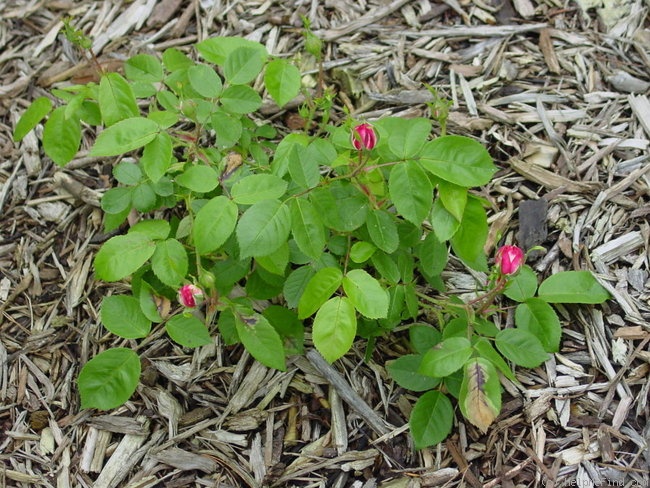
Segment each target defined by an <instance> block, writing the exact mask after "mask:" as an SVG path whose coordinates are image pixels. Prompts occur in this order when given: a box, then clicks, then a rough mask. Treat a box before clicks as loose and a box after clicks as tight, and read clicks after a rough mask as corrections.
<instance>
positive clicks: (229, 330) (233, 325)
mask: <svg viewBox="0 0 650 488" xmlns="http://www.w3.org/2000/svg"><path fill="white" fill-rule="evenodd" d="M217 326H218V327H219V333H220V334H221V339H222V340H223V343H224V344H225V345H226V346H232V345H235V344H239V343H240V342H241V341H240V340H239V335H238V334H237V317H236V316H235V314H234V312H233V311H232V310H230V309H226V310H224V311H223V312H221V313H220V314H219V321H218V322H217Z"/></svg>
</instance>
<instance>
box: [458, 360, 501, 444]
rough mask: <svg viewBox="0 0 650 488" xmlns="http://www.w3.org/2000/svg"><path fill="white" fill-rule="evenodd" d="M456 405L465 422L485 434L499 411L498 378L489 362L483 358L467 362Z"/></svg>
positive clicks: (499, 389)
mask: <svg viewBox="0 0 650 488" xmlns="http://www.w3.org/2000/svg"><path fill="white" fill-rule="evenodd" d="M458 404H459V406H460V411H461V412H462V413H463V415H464V416H465V418H466V419H467V420H469V421H470V422H471V423H472V424H474V425H475V426H476V427H478V428H479V430H481V432H483V433H485V432H487V429H488V427H489V426H490V425H491V424H492V422H494V419H496V418H497V415H499V412H500V411H501V386H500V383H499V376H498V375H497V371H496V369H495V368H494V366H493V365H492V363H491V362H490V361H488V360H487V359H483V358H472V359H470V360H469V361H467V364H466V365H465V369H464V375H463V383H462V384H461V387H460V395H459V398H458Z"/></svg>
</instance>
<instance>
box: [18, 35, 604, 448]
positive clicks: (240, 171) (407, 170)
mask: <svg viewBox="0 0 650 488" xmlns="http://www.w3.org/2000/svg"><path fill="white" fill-rule="evenodd" d="M196 51H197V53H198V57H197V58H193V57H190V56H188V55H187V54H185V53H183V52H181V51H179V50H177V49H174V48H171V49H167V50H166V51H165V52H163V53H162V56H161V59H159V58H157V57H155V56H152V55H148V54H138V55H136V56H134V57H132V58H130V59H129V60H128V61H126V62H125V64H124V75H121V74H119V73H117V72H101V73H99V74H100V78H99V81H98V82H91V83H88V84H85V85H72V86H65V87H59V88H56V89H54V90H52V95H55V96H56V97H57V98H59V99H60V100H62V102H63V103H62V104H60V106H58V107H57V108H53V104H52V101H51V99H50V97H41V98H38V99H36V100H35V101H34V102H33V103H32V105H31V106H30V107H29V108H28V109H27V110H26V111H25V113H24V114H23V116H22V118H21V119H20V120H19V122H18V123H17V125H16V127H15V131H14V138H15V140H16V141H20V139H22V137H24V136H25V135H26V134H27V133H28V132H29V131H30V130H32V129H33V128H34V127H36V126H37V125H38V124H39V123H41V122H42V121H43V120H44V119H46V121H45V123H44V128H43V133H42V143H43V150H44V152H45V154H46V155H47V156H49V157H50V158H51V160H52V161H54V163H56V164H57V165H59V166H65V165H66V164H67V163H68V162H69V161H71V160H72V159H73V158H74V157H75V155H76V154H77V153H78V151H79V150H80V148H81V141H82V137H81V136H82V131H84V130H87V129H88V128H96V136H95V137H94V142H93V144H92V147H91V148H90V152H89V154H90V155H91V156H99V157H104V158H108V159H109V160H110V161H112V162H113V176H114V178H115V181H116V186H114V187H113V188H111V189H109V190H108V191H106V192H105V193H104V195H103V198H102V201H101V206H102V209H103V211H104V213H105V220H104V226H105V229H106V230H107V231H110V230H114V229H120V230H121V232H120V233H119V234H118V235H116V236H114V237H111V238H110V239H108V240H107V241H106V242H105V243H104V244H103V245H102V246H101V248H100V249H99V251H98V252H97V254H96V256H95V260H94V270H95V276H96V278H97V279H99V280H104V281H106V282H119V281H126V282H127V283H128V284H129V285H130V290H131V291H130V293H128V294H112V295H110V296H107V297H105V298H104V299H103V300H102V304H101V308H100V320H101V324H102V325H103V327H105V328H106V329H107V330H108V331H110V332H112V333H114V334H116V335H117V336H120V337H122V338H125V339H133V340H138V339H142V338H145V337H147V336H148V335H149V334H150V332H151V329H152V327H155V328H161V327H163V328H164V329H165V330H166V332H167V334H168V336H169V337H170V338H171V340H173V341H174V342H175V343H177V344H178V345H179V346H180V347H186V348H194V347H200V346H204V345H208V344H211V343H212V342H213V341H214V336H215V334H217V333H219V334H220V335H221V340H222V342H223V343H224V344H225V345H228V346H229V345H234V344H237V343H241V344H243V346H244V347H245V348H246V349H247V350H248V351H249V352H250V354H251V355H252V356H253V357H254V358H256V359H257V360H259V361H260V362H262V363H263V364H265V365H267V366H269V367H273V368H277V369H280V370H284V369H285V368H286V357H287V356H288V355H293V354H300V353H301V352H302V351H303V344H304V343H305V340H306V339H307V340H308V341H309V343H311V344H313V345H314V346H315V347H316V349H318V351H320V353H321V354H322V355H323V356H324V357H325V359H327V360H328V361H330V362H333V361H335V360H337V359H338V358H340V357H341V356H342V355H344V354H345V353H346V352H347V351H348V350H349V349H350V348H351V346H352V344H353V341H354V340H355V337H357V336H361V337H363V338H366V339H367V340H368V350H369V351H371V349H372V344H373V343H374V341H375V340H376V338H377V337H379V336H381V335H382V334H385V333H387V332H389V331H391V330H392V329H393V328H395V327H396V326H397V325H398V324H411V325H410V330H409V334H410V341H411V344H412V348H413V350H414V353H413V354H409V355H406V356H403V357H400V358H398V359H396V360H395V361H392V362H391V363H389V364H388V366H387V367H388V371H389V372H390V374H391V375H392V376H393V378H394V379H395V381H396V382H397V383H398V384H399V385H401V386H402V387H404V388H406V389H409V390H413V391H416V392H417V391H419V392H425V393H423V395H422V396H421V397H420V399H419V400H418V401H417V403H416V405H415V407H414V409H413V413H412V416H411V429H412V433H413V436H414V439H415V444H416V446H417V447H424V446H427V445H432V444H435V443H437V442H439V441H440V440H442V439H444V437H445V436H446V435H447V433H448V432H449V431H450V429H451V427H452V421H453V408H452V406H451V401H450V399H449V396H450V395H451V396H454V397H456V398H458V402H459V405H460V410H461V412H462V413H463V415H464V416H465V417H466V418H467V419H468V420H469V421H470V422H471V423H473V424H474V425H476V426H477V427H478V428H480V429H481V430H485V429H486V428H487V427H488V425H489V424H490V423H491V422H492V420H493V419H494V418H495V417H496V415H497V414H498V412H499V409H500V403H501V388H500V383H499V375H503V376H504V377H506V378H509V379H510V380H512V381H516V378H515V376H514V374H513V372H512V370H511V367H510V365H509V362H511V363H514V364H516V365H520V366H524V367H536V366H538V365H540V364H541V363H543V362H544V361H545V360H546V359H547V357H548V353H553V352H557V351H558V349H559V344H560V335H561V326H560V322H559V320H558V318H557V315H556V314H555V312H554V311H553V309H552V307H551V306H550V305H549V303H556V302H565V303H598V302H601V301H603V300H605V299H606V298H607V293H606V292H605V291H604V290H603V289H602V288H600V286H599V285H598V284H597V282H596V281H595V279H594V278H593V276H592V275H591V274H590V273H589V272H586V271H576V272H572V271H569V272H565V273H559V274H556V275H553V276H551V277H549V278H547V279H546V280H545V281H544V282H542V284H541V285H540V286H539V289H538V286H537V284H538V280H537V277H536V276H535V274H534V272H533V271H532V269H531V268H529V267H527V266H525V265H524V264H523V261H524V254H523V251H521V250H520V249H519V248H516V247H513V246H505V247H503V248H501V249H500V250H499V252H498V253H497V256H496V264H495V266H494V269H493V271H492V273H491V274H490V278H489V280H488V281H487V283H486V284H485V285H483V288H484V289H483V290H480V291H479V293H478V294H477V295H476V296H475V297H474V298H472V299H471V300H468V301H467V302H463V301H462V300H460V299H459V298H457V297H453V296H452V297H446V295H445V284H444V281H443V279H442V272H443V270H445V268H446V266H447V261H448V257H449V252H450V251H451V252H452V253H453V254H454V255H455V256H456V257H457V258H458V259H460V261H461V262H462V263H464V265H466V266H467V267H469V268H472V269H474V270H477V271H483V272H489V271H490V266H489V265H488V259H487V256H486V255H485V253H484V250H483V248H484V244H485V242H486V238H487V235H488V221H487V216H486V211H485V202H484V200H483V199H482V198H480V197H479V196H478V195H477V194H476V193H474V192H473V191H472V190H471V189H472V188H476V187H480V186H481V185H485V184H486V183H488V182H489V181H490V179H491V178H492V176H493V174H494V173H495V171H496V167H495V165H494V163H493V161H492V158H491V157H490V155H489V153H488V152H487V150H486V149H485V148H484V147H483V146H482V145H481V144H480V143H479V142H478V141H476V140H474V139H471V138H468V137H463V136H457V135H443V136H440V137H433V135H432V134H433V124H432V120H430V119H427V118H423V117H418V118H413V119H401V118H398V117H385V118H382V119H380V120H377V121H374V122H373V123H372V124H370V123H368V122H363V121H353V120H351V119H349V120H347V121H346V122H345V123H344V124H341V125H335V124H332V123H330V122H329V116H328V115H329V114H327V113H323V114H322V120H321V123H320V125H319V126H318V128H317V130H311V131H310V130H308V129H311V128H312V127H313V124H310V123H307V124H305V127H307V128H308V129H306V130H304V131H302V132H295V133H288V134H284V135H280V134H278V133H277V131H276V129H275V128H274V127H273V126H272V125H271V124H269V123H268V122H266V121H265V120H264V118H263V117H261V116H260V115H259V114H258V113H257V111H258V109H260V107H261V106H262V103H263V96H264V95H265V94H266V95H268V97H270V99H272V100H273V101H274V102H275V103H276V104H277V105H278V106H283V105H285V104H286V103H288V102H289V101H291V100H292V99H294V97H296V96H297V95H298V93H299V92H300V90H301V89H302V87H301V74H300V71H299V70H298V68H297V67H296V66H294V65H293V64H292V63H291V62H289V61H287V60H284V59H280V58H275V57H272V56H270V55H269V53H268V52H267V51H266V49H265V48H264V46H262V45H261V44H259V43H256V42H252V41H248V40H245V39H241V38H234V37H217V38H210V39H207V40H204V41H202V42H199V43H198V44H197V45H196ZM328 96H330V95H328V94H327V93H324V94H323V99H322V100H325V101H326V102H323V103H321V105H319V104H318V100H317V101H316V103H314V101H311V103H312V105H311V107H312V108H311V109H310V110H308V111H306V113H309V114H310V115H312V116H314V117H315V116H316V114H317V112H318V110H315V109H313V108H314V107H316V108H317V107H319V106H325V105H327V103H328V102H327V100H330V101H331V97H330V98H327V97H328ZM322 100H321V102H322ZM327 106H329V105H327ZM129 214H132V215H136V216H138V220H139V221H138V222H137V223H135V224H134V225H131V226H128V225H127V224H126V219H127V216H128V215H129ZM423 287H429V288H433V289H435V290H438V292H439V295H438V296H437V297H431V296H430V294H426V293H424V292H423V291H422V290H423ZM502 295H505V297H507V299H509V300H513V301H515V302H517V306H516V309H515V327H514V328H505V329H499V327H497V325H495V322H494V321H493V320H492V317H494V316H496V315H497V314H500V313H502V309H501V308H499V306H498V305H500V303H501V302H500V300H501V296H502ZM176 304H178V305H180V306H177V305H176ZM427 309H431V310H434V311H435V313H436V316H437V317H438V320H437V321H436V323H434V324H424V323H422V322H421V321H419V320H420V319H421V317H422V312H423V310H427ZM139 376H140V357H139V356H138V354H137V353H136V352H135V351H133V350H132V349H129V348H126V347H123V348H110V349H107V350H105V351H104V352H101V353H100V354H98V355H97V356H95V357H94V358H92V359H91V360H90V361H89V362H88V363H86V364H85V366H84V367H83V369H82V371H81V373H80V375H79V379H78V386H79V391H80V395H81V406H82V407H83V408H99V409H110V408H114V407H117V406H119V405H120V404H122V403H124V402H126V401H127V400H128V399H129V398H130V397H131V395H132V394H133V393H134V392H135V391H136V389H137V387H138V384H139Z"/></svg>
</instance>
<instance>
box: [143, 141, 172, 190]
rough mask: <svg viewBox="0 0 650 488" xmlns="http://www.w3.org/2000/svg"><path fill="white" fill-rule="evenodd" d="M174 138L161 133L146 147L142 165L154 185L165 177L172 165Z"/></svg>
mask: <svg viewBox="0 0 650 488" xmlns="http://www.w3.org/2000/svg"><path fill="white" fill-rule="evenodd" d="M172 150H173V144H172V138H171V137H170V135H169V134H168V133H167V132H160V133H159V134H157V135H156V136H155V137H154V138H153V140H152V141H151V142H149V143H148V144H147V145H145V146H144V150H143V151H142V157H141V158H140V165H141V166H142V169H143V170H144V172H145V174H146V175H147V176H148V177H149V179H150V180H151V181H152V183H156V182H157V181H158V180H160V178H162V177H163V176H164V174H165V173H166V172H167V170H168V169H169V167H170V166H171V163H172Z"/></svg>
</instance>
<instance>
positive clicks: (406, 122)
mask: <svg viewBox="0 0 650 488" xmlns="http://www.w3.org/2000/svg"><path fill="white" fill-rule="evenodd" d="M379 126H380V127H382V128H384V129H385V130H386V132H387V135H388V148H389V149H390V151H391V152H392V153H393V154H395V155H396V156H397V157H398V158H400V159H409V158H412V157H415V156H416V155H417V154H418V153H419V152H420V150H421V149H422V146H424V144H425V142H426V141H427V138H428V137H429V134H431V121H430V120H428V119H425V118H422V117H417V118H413V119H404V118H401V117H390V118H388V120H385V121H383V122H382V123H381V124H379Z"/></svg>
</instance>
